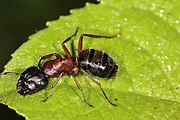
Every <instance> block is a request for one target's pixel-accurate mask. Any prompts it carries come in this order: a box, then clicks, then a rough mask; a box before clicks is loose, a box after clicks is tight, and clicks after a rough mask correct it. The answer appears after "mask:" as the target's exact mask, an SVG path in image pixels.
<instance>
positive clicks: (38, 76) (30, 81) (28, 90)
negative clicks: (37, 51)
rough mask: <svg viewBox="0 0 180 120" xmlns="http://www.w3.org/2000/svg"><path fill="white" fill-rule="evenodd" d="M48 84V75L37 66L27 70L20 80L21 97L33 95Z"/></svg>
mask: <svg viewBox="0 0 180 120" xmlns="http://www.w3.org/2000/svg"><path fill="white" fill-rule="evenodd" d="M47 84H48V80H47V77H46V75H45V74H44V73H43V72H42V71H41V70H40V69H39V68H38V67H36V66H31V67H29V68H27V69H26V70H25V71H24V72H23V73H22V74H21V75H20V78H19V79H18V83H17V91H18V93H19V94H21V95H26V94H33V93H36V92H38V91H40V90H42V89H43V88H45V87H46V86H47Z"/></svg>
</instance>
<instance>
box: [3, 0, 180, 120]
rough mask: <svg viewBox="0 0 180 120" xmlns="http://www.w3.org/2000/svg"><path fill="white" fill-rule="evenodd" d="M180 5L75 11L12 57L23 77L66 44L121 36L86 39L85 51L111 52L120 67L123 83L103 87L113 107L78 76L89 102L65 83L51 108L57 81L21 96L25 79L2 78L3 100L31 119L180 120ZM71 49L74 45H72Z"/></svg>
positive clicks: (154, 2)
mask: <svg viewBox="0 0 180 120" xmlns="http://www.w3.org/2000/svg"><path fill="white" fill-rule="evenodd" d="M179 6H180V2H179V1H178V0H174V1H173V2H172V1H165V0H151V1H143V0H136V1H135V0H121V1H120V0H101V3H100V4H98V5H94V4H87V5H86V7H85V8H82V9H77V10H72V11H71V12H72V14H71V15H69V16H61V17H60V19H58V20H55V21H51V22H47V26H48V27H47V28H46V29H44V30H41V31H39V32H38V33H36V34H34V35H32V36H30V38H29V40H28V41H27V42H26V43H24V44H23V45H22V46H21V47H20V48H19V49H18V50H16V51H15V52H14V54H13V56H12V59H11V60H10V61H9V62H8V64H7V65H6V69H5V71H15V72H20V73H21V72H22V71H24V70H25V69H26V68H28V67H29V66H32V65H37V63H38V60H39V58H40V57H41V56H43V55H46V54H50V53H54V52H58V53H60V54H62V55H64V52H63V50H62V48H61V46H60V44H61V42H62V41H63V40H65V39H66V38H67V37H69V36H70V35H72V34H73V33H74V32H75V30H76V28H77V27H79V28H80V29H79V32H78V35H77V36H76V37H75V38H74V42H75V43H74V45H75V49H77V42H78V38H79V36H80V34H82V33H92V34H99V35H109V36H111V35H115V34H117V33H120V34H121V36H120V37H116V38H113V39H111V40H109V39H90V38H87V37H85V38H84V43H83V44H84V46H83V48H84V49H85V48H95V49H99V50H102V51H105V52H106V53H108V54H109V55H110V56H111V57H112V58H113V59H114V60H115V61H116V63H117V64H118V66H119V69H118V73H117V75H116V77H115V78H113V79H109V80H108V79H102V78H97V79H99V80H100V82H101V84H102V86H103V88H104V90H105V92H106V94H107V96H108V97H109V99H110V100H111V101H112V102H113V103H116V104H117V105H118V106H117V107H114V106H112V105H110V104H109V103H108V102H107V100H106V99H105V98H104V96H103V94H102V92H101V90H100V88H99V86H97V85H96V84H95V83H93V82H92V81H91V80H90V79H89V78H88V77H86V76H85V75H78V76H77V79H78V81H79V82H80V84H81V86H82V88H83V91H84V92H85V96H86V98H87V101H88V102H89V103H91V104H92V105H94V108H91V107H89V106H87V105H86V104H85V103H84V102H83V98H82V96H81V93H80V91H79V90H78V88H77V87H76V85H75V84H74V82H73V79H72V78H71V77H70V76H63V78H62V79H61V80H60V82H59V83H58V85H57V86H56V87H55V89H54V90H53V93H52V95H51V96H50V98H49V99H48V101H47V102H45V103H43V102H41V100H42V99H44V98H45V97H46V95H47V94H48V92H49V90H50V87H51V85H52V84H53V82H54V81H55V78H54V79H49V85H48V87H47V88H46V89H43V90H42V91H40V92H38V93H36V94H32V95H27V96H25V97H23V96H21V95H19V94H18V93H17V91H16V83H17V80H18V77H17V76H13V75H12V76H2V77H1V79H0V101H1V103H3V104H6V105H8V106H9V107H10V108H12V109H14V110H16V112H17V113H19V114H21V115H23V116H25V117H26V119H30V120H31V119H38V120H39V119H43V120H46V119H48V120H49V119H63V120H65V119H67V120H70V119H89V120H90V119H94V120H95V119H97V120H99V119H125V120H127V119H133V120H134V119H158V120H159V119H163V120H164V119H171V120H175V119H180V115H179V113H180V95H179V93H180V89H179V86H180V74H179V73H180V65H179V64H180V58H179V56H180V34H179V33H180V13H179V11H180V7H179ZM66 45H67V46H68V49H70V44H69V43H68V44H66Z"/></svg>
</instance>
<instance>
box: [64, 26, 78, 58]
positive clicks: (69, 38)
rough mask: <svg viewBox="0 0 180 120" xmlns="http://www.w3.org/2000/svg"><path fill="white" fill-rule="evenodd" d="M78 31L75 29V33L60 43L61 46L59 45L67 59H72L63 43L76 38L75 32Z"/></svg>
mask: <svg viewBox="0 0 180 120" xmlns="http://www.w3.org/2000/svg"><path fill="white" fill-rule="evenodd" d="M78 29H79V28H77V29H76V31H75V33H74V34H73V35H71V36H70V37H68V38H67V39H65V40H64V41H63V42H62V44H61V46H62V48H63V50H64V52H65V53H66V55H67V56H68V58H72V55H71V53H70V52H69V50H68V49H67V48H66V46H65V43H66V42H68V41H69V40H71V38H72V37H74V36H76V34H77V32H78Z"/></svg>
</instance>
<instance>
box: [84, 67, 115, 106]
mask: <svg viewBox="0 0 180 120" xmlns="http://www.w3.org/2000/svg"><path fill="white" fill-rule="evenodd" d="M81 71H82V72H83V73H84V74H86V75H87V76H88V77H89V78H90V79H91V80H92V81H94V82H95V83H96V84H97V85H99V87H100V88H101V91H102V92H103V95H104V97H105V98H106V100H107V101H108V102H109V103H110V104H111V105H113V106H117V105H116V104H114V103H112V102H111V101H110V100H109V98H108V97H107V95H106V93H105V92H104V90H103V88H102V86H101V84H100V82H99V81H98V80H96V79H95V78H93V77H91V76H90V75H89V74H88V73H87V72H86V71H84V70H83V69H82V70H81Z"/></svg>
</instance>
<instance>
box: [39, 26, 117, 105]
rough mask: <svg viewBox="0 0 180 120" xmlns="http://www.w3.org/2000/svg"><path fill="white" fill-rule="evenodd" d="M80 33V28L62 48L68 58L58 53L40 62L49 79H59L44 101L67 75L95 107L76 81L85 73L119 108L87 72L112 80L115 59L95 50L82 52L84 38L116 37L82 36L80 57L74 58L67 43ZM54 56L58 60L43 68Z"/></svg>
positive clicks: (114, 71) (79, 45)
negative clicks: (79, 75)
mask: <svg viewBox="0 0 180 120" xmlns="http://www.w3.org/2000/svg"><path fill="white" fill-rule="evenodd" d="M77 32H78V28H77V30H76V31H75V33H74V34H73V35H72V36H70V37H68V38H67V39H65V40H64V41H63V42H62V44H61V46H62V48H63V50H64V52H65V54H66V55H67V57H66V58H62V57H61V55H59V54H58V53H53V54H48V55H45V56H42V57H41V58H40V60H39V63H38V67H39V68H40V69H41V70H42V71H43V73H45V74H46V75H47V76H48V77H49V78H53V77H57V80H56V81H55V82H54V84H53V85H52V87H51V89H50V91H49V93H48V95H47V97H46V98H45V99H44V100H43V102H45V101H46V100H47V99H48V98H49V96H50V94H51V92H52V90H53V88H54V87H55V86H56V84H57V83H58V82H59V80H60V78H61V77H62V76H63V75H65V74H68V73H69V74H70V75H71V76H72V77H73V79H74V82H75V83H76V85H77V87H78V88H79V90H80V91H81V93H82V96H83V98H84V102H85V103H86V104H87V105H89V106H90V107H93V105H91V104H89V103H88V102H87V100H86V98H85V96H84V93H83V90H82V88H81V86H80V84H79V82H78V81H77V79H76V75H77V74H79V73H84V74H85V75H86V76H88V77H89V78H90V79H91V80H92V81H93V82H95V83H96V84H97V85H98V86H99V87H100V88H101V90H102V92H103V95H104V97H105V98H106V99H107V100H108V102H109V103H110V104H111V105H113V106H117V105H116V104H114V103H112V102H111V101H110V100H109V99H108V97H107V95H106V93H105V92H104V90H103V88H102V86H101V84H100V82H99V81H98V80H96V79H95V78H93V77H91V76H90V75H89V74H88V73H87V72H86V71H88V72H90V73H91V74H92V75H95V76H98V77H101V78H111V77H113V76H115V74H116V72H117V69H118V66H117V65H116V63H115V62H114V61H113V59H112V58H111V57H110V56H109V55H108V54H106V53H104V52H102V51H100V50H95V49H85V50H82V43H83V37H84V36H86V37H91V38H113V37H116V36H117V35H115V36H100V35H93V34H81V35H80V37H79V42H78V57H75V58H74V57H73V56H72V55H71V53H70V52H69V50H68V49H67V48H66V46H65V43H66V42H68V41H70V40H71V38H72V37H74V36H76V34H77ZM52 56H55V57H56V59H53V60H49V61H47V62H45V63H44V64H43V66H42V67H41V62H42V60H46V59H49V58H51V57H52Z"/></svg>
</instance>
